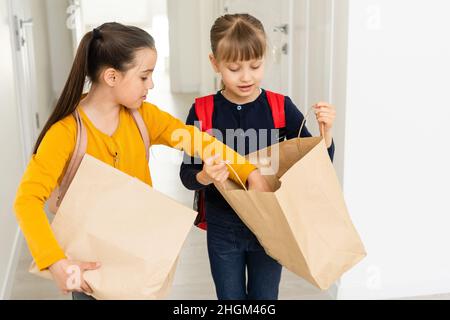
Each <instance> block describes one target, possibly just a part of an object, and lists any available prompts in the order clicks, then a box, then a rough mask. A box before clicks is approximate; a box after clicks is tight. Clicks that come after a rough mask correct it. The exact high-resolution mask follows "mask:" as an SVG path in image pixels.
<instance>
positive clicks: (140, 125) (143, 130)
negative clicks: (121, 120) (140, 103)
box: [128, 109, 150, 162]
mask: <svg viewBox="0 0 450 320" xmlns="http://www.w3.org/2000/svg"><path fill="white" fill-rule="evenodd" d="M128 111H129V112H130V113H131V115H132V116H133V119H134V122H136V125H137V127H138V129H139V133H140V134H141V137H142V141H144V146H145V157H146V159H147V162H148V161H149V160H150V155H149V152H150V136H149V134H148V130H147V126H146V125H145V122H144V119H142V116H141V114H140V113H139V111H138V110H136V109H128Z"/></svg>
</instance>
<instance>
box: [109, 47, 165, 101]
mask: <svg viewBox="0 0 450 320" xmlns="http://www.w3.org/2000/svg"><path fill="white" fill-rule="evenodd" d="M156 59H157V53H156V50H154V49H148V48H146V49H141V50H138V51H137V52H136V57H135V59H134V63H133V67H132V68H131V69H129V70H128V71H126V72H124V73H118V74H117V76H118V79H117V82H116V86H114V96H115V97H116V99H117V102H118V103H119V104H121V105H123V106H126V107H128V108H130V109H137V108H139V107H141V106H142V103H143V102H144V101H145V100H146V99H147V92H148V90H150V89H153V87H154V84H153V79H152V76H153V71H154V70H155V65H156Z"/></svg>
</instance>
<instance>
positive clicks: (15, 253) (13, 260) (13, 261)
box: [0, 227, 23, 300]
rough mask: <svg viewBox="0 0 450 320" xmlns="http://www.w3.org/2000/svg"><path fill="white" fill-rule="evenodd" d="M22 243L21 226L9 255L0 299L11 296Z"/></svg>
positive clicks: (6, 298) (7, 298)
mask: <svg viewBox="0 0 450 320" xmlns="http://www.w3.org/2000/svg"><path fill="white" fill-rule="evenodd" d="M22 243H23V237H22V233H21V232H20V228H19V227H17V231H16V236H15V239H14V244H13V246H12V249H11V254H10V256H9V262H8V268H7V269H6V274H5V281H4V283H3V284H2V287H1V291H0V300H9V299H10V298H11V293H12V289H13V286H14V279H15V275H16V270H17V266H18V264H19V258H20V253H21V249H22Z"/></svg>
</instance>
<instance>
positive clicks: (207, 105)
mask: <svg viewBox="0 0 450 320" xmlns="http://www.w3.org/2000/svg"><path fill="white" fill-rule="evenodd" d="M195 113H196V115H197V118H198V120H199V121H200V125H201V128H200V130H201V131H204V132H207V131H209V130H211V129H212V127H213V126H212V117H213V113H214V96H213V95H210V96H206V97H201V98H197V99H195Z"/></svg>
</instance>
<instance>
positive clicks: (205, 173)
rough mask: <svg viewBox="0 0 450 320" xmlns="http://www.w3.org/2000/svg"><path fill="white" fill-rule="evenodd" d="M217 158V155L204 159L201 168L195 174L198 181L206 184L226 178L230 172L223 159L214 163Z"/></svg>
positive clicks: (223, 180) (221, 181)
mask: <svg viewBox="0 0 450 320" xmlns="http://www.w3.org/2000/svg"><path fill="white" fill-rule="evenodd" d="M218 158H219V156H218V155H217V156H214V157H211V158H208V159H206V160H205V161H204V165H203V170H202V171H200V172H199V173H198V174H197V181H198V182H200V183H201V184H203V185H205V186H207V185H210V184H212V183H214V182H220V183H223V182H225V181H226V180H227V179H228V177H229V175H230V172H229V171H228V168H227V165H226V164H225V162H224V161H221V162H220V163H219V164H216V160H217V159H218Z"/></svg>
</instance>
